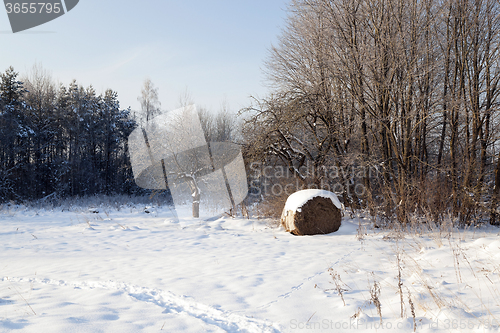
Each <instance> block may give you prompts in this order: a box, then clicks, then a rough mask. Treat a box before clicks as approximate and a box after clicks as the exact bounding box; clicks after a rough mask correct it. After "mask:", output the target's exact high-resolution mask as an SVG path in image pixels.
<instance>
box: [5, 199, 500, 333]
mask: <svg viewBox="0 0 500 333" xmlns="http://www.w3.org/2000/svg"><path fill="white" fill-rule="evenodd" d="M148 212H149V213H146V212H144V206H135V207H134V206H126V207H123V206H122V207H120V209H117V208H102V207H98V208H97V209H96V210H95V211H94V212H91V211H90V210H88V209H78V208H74V209H71V210H70V211H67V210H66V211H64V212H62V211H61V209H59V210H57V209H53V210H50V211H49V210H43V209H41V210H37V209H26V208H24V207H19V206H14V207H6V206H4V207H3V208H2V209H1V210H0V226H1V228H0V332H92V333H94V332H375V331H377V332H385V331H387V332H413V331H414V329H415V330H416V331H417V332H499V331H500V329H499V324H500V322H499V321H498V320H500V290H499V289H500V239H499V229H498V228H494V227H482V228H475V229H465V230H463V229H461V230H457V229H454V230H450V229H448V230H441V231H439V230H435V231H434V232H429V231H427V232H423V233H422V234H420V235H416V234H415V233H414V234H411V235H410V234H406V235H405V236H403V237H401V234H398V233H396V232H389V231H380V230H378V229H376V230H370V229H369V228H368V226H369V225H370V224H369V223H368V221H367V220H364V219H362V218H353V219H349V218H348V217H344V219H343V221H342V223H343V224H342V227H341V228H340V230H339V231H338V232H337V233H334V234H329V235H321V236H303V237H298V236H293V235H291V234H288V233H285V232H284V231H283V229H282V228H276V227H272V226H271V224H270V223H269V221H266V220H259V219H244V218H236V219H232V218H229V217H225V218H220V219H216V220H213V221H209V222H204V221H196V220H181V221H178V220H176V219H175V218H174V215H173V212H172V211H171V210H170V209H169V208H168V207H160V208H158V207H152V208H149V209H148ZM360 226H361V232H358V228H359V227H360ZM365 231H366V235H364V232H365ZM398 259H399V263H400V264H399V265H398ZM400 272H401V278H400V279H399V278H398V276H399V273H400ZM401 312H402V315H403V318H401ZM412 313H413V314H414V315H413V314H412Z"/></svg>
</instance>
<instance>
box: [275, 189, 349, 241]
mask: <svg viewBox="0 0 500 333" xmlns="http://www.w3.org/2000/svg"><path fill="white" fill-rule="evenodd" d="M306 191H309V192H307V193H301V192H306ZM325 192H326V193H327V194H325ZM292 196H295V198H293V197H292ZM297 196H301V200H302V201H305V202H304V203H300V200H298V201H299V205H298V206H297V205H294V203H293V202H292V204H291V205H290V202H289V201H295V203H297ZM325 196H327V197H325ZM334 202H336V204H337V205H336V204H334ZM337 206H340V203H339V202H338V199H337V197H336V196H335V194H334V193H332V192H328V191H322V190H304V191H299V192H296V193H294V194H292V195H291V196H290V197H289V198H288V200H287V204H285V207H284V209H283V213H282V214H281V225H282V226H283V227H284V228H285V230H286V231H287V232H290V233H292V234H294V235H298V236H302V235H318V234H329V233H331V232H335V231H337V230H339V228H340V224H341V220H342V214H341V209H340V207H341V206H340V207H337Z"/></svg>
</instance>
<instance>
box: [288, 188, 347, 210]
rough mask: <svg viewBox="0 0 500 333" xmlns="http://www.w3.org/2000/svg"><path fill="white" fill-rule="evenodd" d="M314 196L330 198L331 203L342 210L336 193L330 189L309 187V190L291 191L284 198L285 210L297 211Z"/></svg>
mask: <svg viewBox="0 0 500 333" xmlns="http://www.w3.org/2000/svg"><path fill="white" fill-rule="evenodd" d="M315 197H323V198H327V199H330V200H331V201H332V203H333V204H334V205H335V207H337V208H338V209H340V210H342V208H343V207H342V206H343V205H342V204H341V203H340V201H339V199H338V198H337V195H335V193H333V192H330V191H325V190H315V189H310V190H302V191H298V192H295V193H293V194H292V195H290V196H289V197H288V199H287V200H286V204H285V209H284V211H285V212H288V211H289V210H291V211H294V212H296V211H299V212H300V208H301V207H302V206H304V204H305V203H306V202H308V201H309V200H311V199H313V198H315Z"/></svg>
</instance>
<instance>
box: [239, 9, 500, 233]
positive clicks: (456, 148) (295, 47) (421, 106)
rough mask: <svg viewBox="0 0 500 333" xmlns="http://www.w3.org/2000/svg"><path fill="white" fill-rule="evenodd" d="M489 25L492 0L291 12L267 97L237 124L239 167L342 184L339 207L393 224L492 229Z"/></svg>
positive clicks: (493, 71)
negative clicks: (245, 164) (278, 169)
mask: <svg viewBox="0 0 500 333" xmlns="http://www.w3.org/2000/svg"><path fill="white" fill-rule="evenodd" d="M499 14H500V5H499V3H498V1H496V0H411V1H406V0H293V1H291V4H290V6H289V15H288V18H287V24H286V26H285V27H284V29H283V32H282V34H281V36H280V38H279V42H278V43H277V44H276V45H274V46H273V47H272V48H271V50H270V52H269V56H268V58H267V61H266V67H265V68H266V74H267V76H268V79H269V82H270V84H271V86H272V91H271V93H270V94H269V95H268V96H267V97H266V98H261V99H256V100H255V103H254V105H253V106H252V107H249V108H248V109H247V110H246V112H244V114H246V117H247V122H246V125H245V137H246V140H247V142H248V143H251V144H249V145H248V147H247V150H246V153H247V158H248V159H249V161H250V160H253V161H260V162H265V163H271V162H272V163H275V164H277V165H280V164H281V165H284V166H286V167H287V168H288V170H289V172H290V173H291V174H292V175H293V176H294V178H295V179H298V180H300V182H302V183H303V184H304V185H311V184H312V185H319V184H321V182H322V181H323V182H324V183H333V182H336V181H340V182H341V183H342V184H344V193H343V195H342V196H343V200H344V202H345V203H346V204H347V205H348V206H351V207H353V208H366V209H367V210H369V211H370V212H371V213H372V215H376V216H380V217H384V218H386V219H388V220H390V221H395V220H397V221H399V222H402V223H406V222H408V221H410V220H412V219H413V218H416V217H418V216H425V215H427V216H428V217H430V218H433V219H435V220H440V219H441V218H443V217H444V216H452V217H454V218H456V219H457V220H458V221H461V222H462V223H475V222H480V221H488V220H490V221H491V223H493V224H494V223H498V222H499V219H498V217H497V215H498V213H497V212H498V211H497V206H498V200H499V191H500V156H499V154H500V149H499V146H498V138H499V118H498V116H499V113H498V111H499V88H500V87H499V79H500V66H499V46H500V21H499V19H500V16H499ZM308 164H310V165H313V166H315V167H316V170H321V168H324V167H331V166H337V167H338V168H344V170H353V168H349V167H350V166H355V167H356V168H354V170H359V169H360V168H375V170H377V173H376V174H375V175H373V174H372V175H370V174H369V173H358V174H354V173H349V172H347V173H341V174H340V176H339V177H338V178H337V179H331V178H330V177H329V175H328V174H327V173H323V172H318V173H316V174H314V175H312V176H311V174H304V172H303V171H304V170H307V168H304V166H305V165H308ZM353 184H363V187H364V189H365V191H362V192H361V193H356V192H354V191H352V190H351V191H349V189H350V187H352V185H353Z"/></svg>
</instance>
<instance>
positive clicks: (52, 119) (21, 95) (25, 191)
mask: <svg viewBox="0 0 500 333" xmlns="http://www.w3.org/2000/svg"><path fill="white" fill-rule="evenodd" d="M135 126H136V122H135V120H134V119H133V118H132V117H131V114H130V110H129V109H125V110H124V109H120V105H119V101H118V96H117V93H116V92H114V91H112V90H106V91H105V92H104V93H103V94H101V95H97V94H96V92H95V90H94V89H93V88H92V87H88V88H83V87H82V86H80V85H78V84H77V82H76V81H73V82H72V83H70V84H69V85H68V86H64V85H61V86H60V87H56V86H55V84H54V83H53V82H52V81H51V79H50V77H49V76H48V75H47V73H46V72H45V71H43V70H42V69H41V68H40V67H37V66H35V67H34V69H33V71H32V73H31V75H29V76H27V77H26V78H23V79H22V80H21V79H20V78H19V75H18V73H17V72H15V71H14V69H13V68H12V67H10V68H8V69H7V70H6V71H5V72H4V73H2V74H1V75H0V202H2V201H7V200H14V201H21V200H35V199H40V198H45V197H47V196H51V197H58V198H62V197H69V196H85V195H93V194H98V193H99V194H100V193H102V194H132V193H136V192H137V191H138V190H139V188H138V187H136V186H135V183H134V180H133V175H132V171H131V167H130V162H129V157H128V155H127V147H126V141H127V138H128V135H129V134H130V133H131V131H132V130H133V129H134V128H135Z"/></svg>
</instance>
